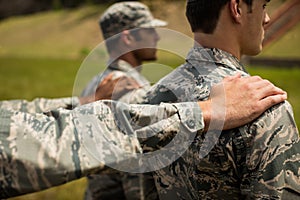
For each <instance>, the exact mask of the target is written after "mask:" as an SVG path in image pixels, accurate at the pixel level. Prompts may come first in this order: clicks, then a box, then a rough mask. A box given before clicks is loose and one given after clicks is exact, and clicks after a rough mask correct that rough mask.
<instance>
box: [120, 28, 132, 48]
mask: <svg viewBox="0 0 300 200" xmlns="http://www.w3.org/2000/svg"><path fill="white" fill-rule="evenodd" d="M121 40H122V41H123V43H124V44H126V45H130V44H131V43H132V42H133V37H132V35H131V34H130V32H129V31H128V30H124V31H122V33H121Z"/></svg>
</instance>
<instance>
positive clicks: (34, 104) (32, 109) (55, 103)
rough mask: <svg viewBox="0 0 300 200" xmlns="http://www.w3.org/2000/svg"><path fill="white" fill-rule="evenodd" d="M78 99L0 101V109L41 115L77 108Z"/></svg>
mask: <svg viewBox="0 0 300 200" xmlns="http://www.w3.org/2000/svg"><path fill="white" fill-rule="evenodd" d="M79 105H80V103H79V99H78V98H77V97H72V98H71V97H69V98H58V99H46V98H37V99H34V100H33V101H26V100H21V99H20V100H9V101H0V109H1V108H4V109H6V110H16V111H21V112H27V113H42V112H47V111H50V110H54V109H57V108H65V109H72V108H74V107H77V106H79Z"/></svg>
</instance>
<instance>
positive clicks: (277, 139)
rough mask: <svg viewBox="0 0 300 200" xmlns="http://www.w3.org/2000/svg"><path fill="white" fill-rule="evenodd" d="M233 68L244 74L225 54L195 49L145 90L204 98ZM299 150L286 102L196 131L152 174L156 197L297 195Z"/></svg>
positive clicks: (156, 96) (153, 98)
mask: <svg viewBox="0 0 300 200" xmlns="http://www.w3.org/2000/svg"><path fill="white" fill-rule="evenodd" d="M237 72H239V73H241V74H242V75H243V76H248V73H247V72H246V71H245V70H244V69H243V66H242V64H241V63H240V62H239V61H238V60H237V59H236V58H235V57H233V56H232V55H231V54H229V53H227V52H224V51H222V50H219V49H206V48H202V47H195V48H193V49H192V50H191V51H190V52H189V54H188V56H187V60H186V63H185V64H183V65H182V66H180V67H178V68H177V69H176V70H174V71H173V72H172V73H170V74H169V75H167V76H166V77H164V78H163V79H161V80H160V81H159V82H158V83H157V84H156V85H155V86H154V87H153V88H151V90H150V91H149V93H148V103H152V104H155V103H158V102H186V101H189V102H190V101H198V100H206V99H207V98H208V97H209V93H210V89H209V88H210V87H211V86H212V85H213V84H216V83H219V82H221V80H222V79H223V78H224V77H225V76H228V75H234V74H235V73H237ZM237 92H238V91H237ZM209 136H210V137H209ZM207 139H208V140H207ZM205 145H206V147H209V146H211V147H212V149H211V150H210V149H209V148H208V149H206V148H203V147H205ZM148 149H149V148H148ZM299 152H300V143H299V133H298V130H297V127H296V124H295V122H294V118H293V112H292V108H291V106H290V104H289V103H288V102H287V101H286V102H284V103H281V104H279V105H276V106H273V107H272V108H270V109H269V110H267V111H266V112H264V114H262V115H261V116H260V117H259V118H257V119H256V120H254V121H253V122H251V123H249V124H247V125H245V126H242V127H239V128H236V129H232V130H228V131H222V132H221V133H220V135H218V134H217V132H214V131H212V132H211V134H209V132H208V133H206V134H205V135H197V137H195V139H194V140H193V142H192V145H191V146H190V147H189V149H188V150H187V151H186V153H185V154H184V155H183V156H182V157H181V158H179V159H178V160H177V161H176V162H174V163H173V164H172V165H170V166H168V167H166V168H164V169H162V170H157V171H155V172H154V178H155V181H156V186H157V189H158V192H159V196H160V198H161V199H300V153H299Z"/></svg>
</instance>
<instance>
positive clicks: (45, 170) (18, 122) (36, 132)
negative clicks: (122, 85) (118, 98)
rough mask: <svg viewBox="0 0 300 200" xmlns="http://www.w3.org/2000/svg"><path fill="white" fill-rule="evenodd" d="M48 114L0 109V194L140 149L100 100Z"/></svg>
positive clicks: (32, 188)
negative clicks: (71, 109) (118, 126)
mask: <svg viewBox="0 0 300 200" xmlns="http://www.w3.org/2000/svg"><path fill="white" fill-rule="evenodd" d="M49 114H50V115H52V116H46V115H43V114H29V113H24V112H15V111H8V110H3V109H2V110H1V111H0V123H1V125H0V138H1V142H0V149H1V151H0V163H1V164H0V171H1V174H0V177H1V178H0V191H1V192H0V197H1V198H8V197H12V196H17V195H21V194H25V193H31V192H36V191H39V190H43V189H46V188H49V187H52V186H56V185H60V184H64V183H66V182H68V181H72V180H74V179H78V178H81V177H83V176H85V175H87V174H89V173H98V172H99V171H100V170H102V169H103V168H104V167H105V165H107V166H113V165H117V164H120V163H121V162H122V161H123V160H126V159H128V157H129V158H131V157H133V156H134V155H135V151H136V149H137V148H139V147H138V146H136V145H138V143H137V142H136V141H135V139H134V138H131V137H128V136H126V135H124V134H123V133H121V132H119V131H118V128H117V126H116V125H115V123H114V118H113V116H112V113H111V110H110V109H109V108H108V107H107V106H105V105H104V104H97V103H95V104H92V105H88V106H86V107H83V108H80V109H75V110H73V111H69V110H64V109H60V110H54V111H51V112H50V113H49Z"/></svg>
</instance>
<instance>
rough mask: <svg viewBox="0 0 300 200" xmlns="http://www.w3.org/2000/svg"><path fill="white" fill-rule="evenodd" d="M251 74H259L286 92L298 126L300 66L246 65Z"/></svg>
mask: <svg viewBox="0 0 300 200" xmlns="http://www.w3.org/2000/svg"><path fill="white" fill-rule="evenodd" d="M248 71H249V73H250V74H251V75H259V76H261V77H263V78H265V79H268V80H270V81H271V82H272V83H274V84H275V85H276V86H279V87H280V88H282V89H283V90H285V91H286V92H287V93H288V101H289V102H290V103H291V104H292V106H293V109H294V114H295V120H296V122H297V126H298V127H300V88H299V80H300V68H290V69H289V68H272V67H271V68H270V67H268V68H266V67H264V66H255V67H248Z"/></svg>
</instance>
